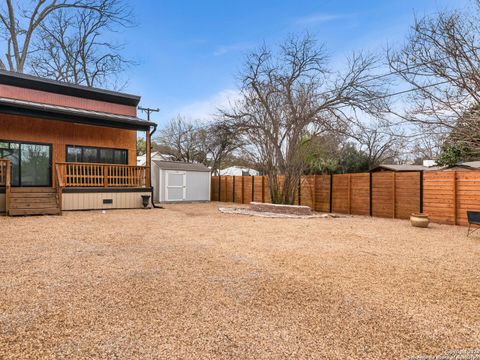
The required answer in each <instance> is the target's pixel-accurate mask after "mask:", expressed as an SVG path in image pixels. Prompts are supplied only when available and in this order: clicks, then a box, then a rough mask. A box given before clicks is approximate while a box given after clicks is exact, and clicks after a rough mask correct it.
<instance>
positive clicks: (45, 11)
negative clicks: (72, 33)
mask: <svg viewBox="0 0 480 360" xmlns="http://www.w3.org/2000/svg"><path fill="white" fill-rule="evenodd" d="M69 10H71V11H83V13H84V14H90V15H92V16H93V18H94V19H98V18H99V14H102V16H101V18H102V19H109V21H110V22H111V23H114V22H117V21H119V22H121V21H123V20H125V19H127V18H128V17H129V15H128V10H127V8H126V7H124V6H123V5H121V2H120V0H62V1H58V0H50V1H47V0H35V1H32V2H28V4H25V5H24V6H23V7H22V6H21V5H20V4H16V3H15V2H13V1H11V0H6V1H5V2H4V3H3V5H2V6H1V7H0V25H1V33H0V34H1V36H2V37H3V39H4V40H5V41H6V49H5V52H6V53H5V61H2V60H1V59H0V67H2V68H4V69H6V68H8V69H9V70H11V71H17V72H24V71H25V67H26V66H27V63H28V59H29V56H30V55H31V53H32V51H33V49H32V44H33V43H34V41H35V39H36V36H37V35H39V34H38V32H39V29H40V30H43V31H45V29H46V27H45V26H43V25H45V22H46V21H47V20H49V19H50V17H51V16H52V15H53V14H57V13H58V12H60V11H69ZM64 20H65V18H64ZM92 21H93V22H95V20H92ZM63 25H65V23H64V24H63ZM86 28H90V30H93V29H94V26H93V25H92V24H89V25H88V26H86V27H85V29H86ZM87 32H88V31H84V32H83V34H84V35H87ZM43 35H45V33H43ZM56 35H58V34H56ZM89 36H91V35H89ZM38 50H39V49H38V48H37V49H36V51H38ZM52 55H53V53H52ZM52 61H53V60H52Z"/></svg>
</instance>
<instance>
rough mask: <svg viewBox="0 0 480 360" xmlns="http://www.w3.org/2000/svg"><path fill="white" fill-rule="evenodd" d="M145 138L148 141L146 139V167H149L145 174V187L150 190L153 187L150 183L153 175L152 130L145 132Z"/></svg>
mask: <svg viewBox="0 0 480 360" xmlns="http://www.w3.org/2000/svg"><path fill="white" fill-rule="evenodd" d="M145 136H146V139H145V144H146V146H145V151H146V153H145V155H146V156H145V158H146V164H145V165H146V166H147V171H146V174H145V177H146V179H145V186H146V187H147V188H150V186H151V183H150V180H151V178H150V173H151V166H152V150H151V141H152V139H151V134H150V128H148V130H147V131H146V132H145Z"/></svg>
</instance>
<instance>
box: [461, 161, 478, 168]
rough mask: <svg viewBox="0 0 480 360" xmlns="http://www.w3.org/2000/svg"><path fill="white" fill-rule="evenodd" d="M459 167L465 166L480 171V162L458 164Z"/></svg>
mask: <svg viewBox="0 0 480 360" xmlns="http://www.w3.org/2000/svg"><path fill="white" fill-rule="evenodd" d="M457 166H464V167H467V168H471V169H473V170H480V161H465V162H462V163H458V164H457Z"/></svg>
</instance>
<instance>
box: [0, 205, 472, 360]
mask: <svg viewBox="0 0 480 360" xmlns="http://www.w3.org/2000/svg"><path fill="white" fill-rule="evenodd" d="M219 206H220V204H218V203H217V204H215V203H212V204H196V205H170V206H167V207H166V209H165V210H160V209H158V210H149V211H144V210H133V211H132V210H128V211H123V210H122V211H110V212H107V213H105V214H102V213H101V212H71V213H64V215H63V216H61V217H28V218H5V217H0V358H1V359H10V358H11V359H18V358H22V359H23V358H37V357H38V358H106V359H109V358H111V359H117V358H121V359H131V358H145V359H157V358H165V359H167V358H168V359H177V358H178V359H214V358H218V359H267V358H268V359H286V358H310V359H312V358H315V359H362V360H366V359H382V360H383V359H403V358H405V357H407V356H414V355H426V354H443V353H445V352H448V351H449V350H451V349H472V348H480V234H479V235H477V237H475V236H472V237H470V238H467V237H466V229H465V228H461V227H453V226H445V225H433V226H432V227H431V228H429V229H417V228H412V227H410V225H409V223H408V222H406V221H402V220H390V219H371V218H365V217H344V218H338V219H268V218H254V217H247V216H242V215H228V214H221V213H219V212H218V211H217V209H218V207H219ZM222 206H223V205H222Z"/></svg>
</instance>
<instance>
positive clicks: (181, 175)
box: [152, 160, 211, 203]
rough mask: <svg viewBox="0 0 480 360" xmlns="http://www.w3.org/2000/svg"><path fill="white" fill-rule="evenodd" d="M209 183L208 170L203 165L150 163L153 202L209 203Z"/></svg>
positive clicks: (154, 161)
mask: <svg viewBox="0 0 480 360" xmlns="http://www.w3.org/2000/svg"><path fill="white" fill-rule="evenodd" d="M210 181H211V176H210V169H209V168H208V167H206V166H205V165H202V164H190V163H184V162H179V161H161V160H153V161H152V185H153V200H154V201H155V202H159V203H165V202H192V201H210Z"/></svg>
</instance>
